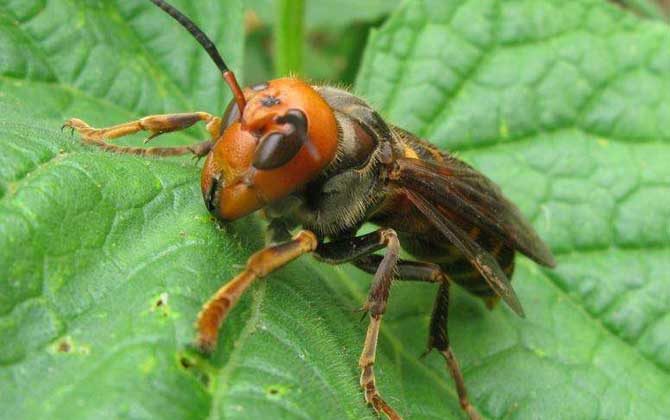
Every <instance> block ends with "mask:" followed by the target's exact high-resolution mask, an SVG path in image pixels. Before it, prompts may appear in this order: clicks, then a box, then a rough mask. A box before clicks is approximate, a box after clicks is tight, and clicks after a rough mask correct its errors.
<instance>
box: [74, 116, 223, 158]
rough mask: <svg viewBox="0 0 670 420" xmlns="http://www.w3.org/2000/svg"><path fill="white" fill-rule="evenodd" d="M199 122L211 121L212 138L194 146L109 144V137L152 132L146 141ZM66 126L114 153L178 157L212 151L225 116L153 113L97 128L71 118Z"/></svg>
mask: <svg viewBox="0 0 670 420" xmlns="http://www.w3.org/2000/svg"><path fill="white" fill-rule="evenodd" d="M199 121H204V122H205V123H206V124H207V125H206V128H207V131H208V132H209V135H210V137H211V140H207V141H204V142H202V143H198V144H196V145H194V146H177V147H152V148H143V147H124V146H117V145H114V144H111V143H109V140H112V139H116V138H119V137H123V136H127V135H130V134H135V133H138V132H140V131H148V132H149V133H150V135H149V137H147V139H146V140H145V143H146V142H148V141H149V140H151V139H153V138H155V137H158V136H160V135H161V134H165V133H171V132H174V131H179V130H184V129H186V128H189V127H191V126H192V125H194V124H195V123H197V122H199ZM63 128H71V129H72V130H73V131H77V132H78V133H79V135H80V136H81V140H82V141H83V142H84V143H86V144H92V145H95V146H98V147H100V148H102V149H103V150H106V151H110V152H114V153H125V154H135V155H153V156H177V155H184V154H188V153H193V154H194V155H196V156H204V155H206V154H207V153H209V150H210V149H211V147H212V145H213V142H214V141H215V140H216V139H217V138H218V137H219V134H220V130H221V119H220V118H219V117H215V116H213V115H211V114H208V113H206V112H188V113H182V114H165V115H150V116H148V117H144V118H141V119H139V120H135V121H130V122H127V123H123V124H118V125H115V126H112V127H106V128H93V127H91V126H90V125H88V124H87V123H86V122H84V121H82V120H80V119H77V118H71V119H69V120H67V121H65V123H64V124H63Z"/></svg>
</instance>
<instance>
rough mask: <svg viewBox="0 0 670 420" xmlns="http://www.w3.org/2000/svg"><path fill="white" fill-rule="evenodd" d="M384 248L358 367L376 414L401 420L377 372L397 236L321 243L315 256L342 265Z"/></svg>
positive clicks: (383, 233) (383, 232)
mask: <svg viewBox="0 0 670 420" xmlns="http://www.w3.org/2000/svg"><path fill="white" fill-rule="evenodd" d="M382 248H386V254H385V255H384V256H383V257H380V261H379V264H377V267H376V271H375V277H374V280H373V282H372V285H371V286H370V291H369V293H368V298H367V301H366V302H365V304H364V305H363V308H362V309H363V310H365V311H368V313H369V317H370V323H369V324H368V330H367V333H366V335H365V343H364V345H363V351H362V352H361V356H360V358H359V360H358V366H359V367H360V368H361V378H360V385H361V388H362V389H363V391H364V393H365V401H366V402H367V403H369V404H372V406H373V407H374V409H375V411H377V413H384V414H385V415H386V416H387V417H388V418H389V419H390V420H402V417H400V415H399V414H398V413H397V412H396V411H395V410H394V409H393V408H392V407H391V406H390V405H389V404H388V403H386V401H384V399H383V398H382V397H381V395H380V394H379V391H378V390H377V385H376V382H375V373H374V364H375V357H376V355H377V341H378V338H379V328H380V326H381V322H382V316H383V315H384V312H385V310H386V303H387V301H388V297H389V291H390V289H391V282H392V281H393V274H394V271H395V267H396V264H397V262H398V256H399V254H400V242H399V241H398V235H397V234H396V233H395V231H394V230H393V229H379V230H377V231H375V232H372V233H369V234H367V235H363V236H359V237H354V238H349V239H344V240H338V241H334V242H329V243H326V244H321V245H319V247H318V248H317V249H316V251H315V252H314V255H315V257H316V258H317V259H319V260H321V261H324V262H327V263H330V264H340V263H344V262H348V261H352V260H355V259H357V258H359V257H361V256H365V255H367V254H370V253H372V252H375V251H378V250H380V249H382Z"/></svg>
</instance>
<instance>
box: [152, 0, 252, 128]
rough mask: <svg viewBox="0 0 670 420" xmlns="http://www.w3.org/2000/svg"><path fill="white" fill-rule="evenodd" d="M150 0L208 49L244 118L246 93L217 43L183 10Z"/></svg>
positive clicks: (159, 1)
mask: <svg viewBox="0 0 670 420" xmlns="http://www.w3.org/2000/svg"><path fill="white" fill-rule="evenodd" d="M150 1H151V2H152V3H153V4H155V5H156V6H158V7H160V8H161V9H163V11H165V13H167V14H168V15H170V16H172V17H173V18H174V19H175V20H176V21H177V22H179V23H180V24H181V26H183V27H184V28H186V30H187V31H189V32H190V33H191V35H193V37H194V38H195V39H196V40H197V41H198V42H199V43H200V45H202V47H203V48H204V49H205V51H207V54H209V56H210V57H211V58H212V61H214V64H216V66H217V67H218V68H219V70H221V75H222V76H223V79H224V80H225V81H226V83H227V84H228V86H229V87H230V90H231V91H232V92H233V96H234V97H235V102H237V106H238V108H239V109H240V118H242V117H241V116H242V112H243V111H244V106H245V105H246V104H247V102H246V100H245V99H244V93H242V89H241V88H240V85H239V84H238V83H237V79H236V78H235V74H234V73H233V72H232V71H231V70H230V69H229V68H228V66H227V65H226V63H225V62H224V61H223V58H221V54H219V50H217V49H216V45H214V43H213V42H212V40H211V39H209V37H208V36H207V35H205V33H204V32H203V31H202V30H201V29H200V28H198V26H197V25H196V24H195V23H193V21H192V20H191V19H189V18H187V17H186V16H184V14H183V13H182V12H180V11H179V10H177V9H175V8H174V7H173V6H172V5H170V4H168V3H167V2H165V1H163V0H150Z"/></svg>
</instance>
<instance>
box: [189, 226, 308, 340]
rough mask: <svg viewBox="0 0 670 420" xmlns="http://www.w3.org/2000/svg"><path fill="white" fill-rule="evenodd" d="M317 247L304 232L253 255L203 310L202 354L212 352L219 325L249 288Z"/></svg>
mask: <svg viewBox="0 0 670 420" xmlns="http://www.w3.org/2000/svg"><path fill="white" fill-rule="evenodd" d="M317 244H318V240H317V238H316V235H314V234H313V233H312V232H310V231H307V230H303V231H300V232H298V234H297V235H295V236H294V237H293V239H292V240H290V241H288V242H284V243H281V244H278V245H274V246H270V247H267V248H265V249H262V250H260V251H258V252H256V253H255V254H254V255H252V256H251V257H250V258H249V260H248V261H247V266H246V268H245V269H244V271H242V272H241V273H240V274H238V275H237V276H236V277H235V278H234V279H232V280H231V281H229V282H228V283H226V284H225V286H223V287H221V288H220V289H219V290H218V291H217V292H216V294H214V296H212V298H211V299H210V300H209V301H208V302H207V303H206V304H205V305H204V306H203V307H202V310H201V311H200V314H199V315H198V322H197V330H198V337H197V340H196V344H197V346H198V347H199V348H200V349H201V350H202V351H204V352H207V353H210V352H212V351H213V350H214V348H215V347H216V341H217V337H218V334H219V327H220V326H221V323H222V322H223V320H224V319H225V318H226V316H227V315H228V313H229V312H230V310H231V309H232V308H233V307H234V306H235V304H236V303H237V301H238V300H239V298H240V296H242V294H243V293H244V292H245V291H246V290H247V289H248V288H249V286H251V284H252V283H253V282H254V281H256V280H257V279H262V278H263V277H265V276H267V275H268V274H270V273H272V272H273V271H275V270H277V269H279V268H281V267H283V266H284V265H286V264H288V263H289V262H291V261H293V260H295V259H296V258H298V257H300V256H301V255H303V254H307V253H309V252H312V251H314V250H315V249H316V247H317Z"/></svg>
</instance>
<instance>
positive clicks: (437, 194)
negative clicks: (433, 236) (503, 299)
mask: <svg viewBox="0 0 670 420" xmlns="http://www.w3.org/2000/svg"><path fill="white" fill-rule="evenodd" d="M396 164H397V166H396V168H395V169H394V170H393V171H392V173H391V181H392V182H393V183H395V184H396V185H398V186H399V187H402V188H405V189H407V190H409V191H412V192H415V193H416V194H418V195H420V196H421V197H423V198H424V199H425V200H426V201H428V202H429V203H432V204H433V205H435V206H437V207H438V208H440V209H442V211H441V212H440V213H445V212H446V213H452V214H455V215H457V216H458V217H460V218H463V219H464V220H467V221H468V222H469V223H472V224H473V225H474V226H477V227H478V228H480V229H481V230H482V231H484V232H486V233H487V234H489V235H491V236H492V237H494V238H497V239H499V240H500V241H501V242H503V243H504V244H505V245H507V246H509V247H510V248H512V249H515V250H518V251H520V252H521V253H523V254H525V255H527V256H528V257H529V258H531V259H533V260H534V261H536V262H537V263H539V264H542V265H545V266H548V267H553V266H554V265H555V264H556V263H555V261H554V257H553V256H552V254H551V251H549V248H547V246H546V245H545V244H544V242H542V239H540V237H539V236H538V235H537V233H535V230H534V229H533V227H532V226H531V225H530V223H528V221H526V219H525V218H524V217H523V215H522V214H521V212H520V211H519V209H518V208H517V207H516V206H515V205H514V204H512V203H511V202H510V201H509V200H507V199H506V198H505V197H504V196H503V195H502V192H501V191H500V189H499V188H498V186H497V185H496V184H494V183H493V182H492V181H490V180H489V179H488V178H486V177H485V176H484V175H482V174H481V173H479V172H477V171H476V170H475V169H473V168H471V167H470V166H468V165H467V164H466V163H464V162H462V161H460V160H458V159H456V158H454V157H451V156H448V155H445V157H444V161H443V162H441V163H439V164H436V163H431V162H426V161H423V160H419V159H411V158H401V159H398V160H397V161H396Z"/></svg>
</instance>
